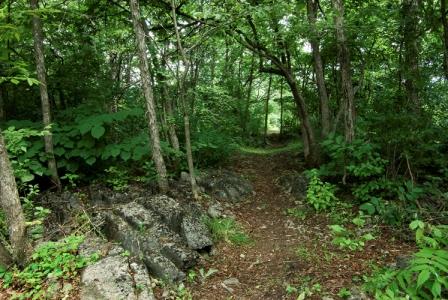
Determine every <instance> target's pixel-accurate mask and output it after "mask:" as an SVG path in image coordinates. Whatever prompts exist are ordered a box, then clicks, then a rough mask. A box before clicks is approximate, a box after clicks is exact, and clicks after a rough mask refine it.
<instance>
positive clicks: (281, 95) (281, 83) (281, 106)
mask: <svg viewBox="0 0 448 300" xmlns="http://www.w3.org/2000/svg"><path fill="white" fill-rule="evenodd" d="M282 137H283V80H282V79H280V138H282Z"/></svg>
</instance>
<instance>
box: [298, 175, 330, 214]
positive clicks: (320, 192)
mask: <svg viewBox="0 0 448 300" xmlns="http://www.w3.org/2000/svg"><path fill="white" fill-rule="evenodd" d="M307 176H308V178H309V183H308V189H307V191H306V200H307V201H308V203H309V204H311V205H312V206H313V207H314V209H315V210H316V211H323V210H326V209H328V208H329V207H331V206H332V205H334V202H335V201H337V198H336V196H335V195H334V192H335V187H334V186H333V185H331V184H330V183H328V182H322V181H321V180H320V178H319V171H318V170H317V169H311V170H309V171H308V172H307Z"/></svg>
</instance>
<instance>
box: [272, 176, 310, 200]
mask: <svg viewBox="0 0 448 300" xmlns="http://www.w3.org/2000/svg"><path fill="white" fill-rule="evenodd" d="M277 182H278V184H279V185H280V186H281V187H282V189H283V190H284V191H285V192H287V193H289V194H291V195H292V196H293V197H294V198H295V199H297V200H299V201H302V200H304V199H306V191H307V188H308V179H307V178H306V177H305V176H304V175H303V174H298V173H292V174H286V175H283V176H280V177H279V178H278V179H277Z"/></svg>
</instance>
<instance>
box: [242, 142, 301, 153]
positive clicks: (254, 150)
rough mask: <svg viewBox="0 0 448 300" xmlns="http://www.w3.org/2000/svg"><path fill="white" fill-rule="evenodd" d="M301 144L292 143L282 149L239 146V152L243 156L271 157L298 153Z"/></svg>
mask: <svg viewBox="0 0 448 300" xmlns="http://www.w3.org/2000/svg"><path fill="white" fill-rule="evenodd" d="M301 147H302V144H301V143H300V142H299V141H294V142H292V143H290V144H288V145H286V146H284V147H279V148H256V147H249V146H240V147H239V150H240V151H241V152H242V153H245V154H258V155H273V154H278V153H282V152H292V151H299V150H300V149H301Z"/></svg>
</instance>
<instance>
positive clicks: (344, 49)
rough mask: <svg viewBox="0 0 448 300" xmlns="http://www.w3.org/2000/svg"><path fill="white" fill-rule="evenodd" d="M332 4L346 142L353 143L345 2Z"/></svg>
mask: <svg viewBox="0 0 448 300" xmlns="http://www.w3.org/2000/svg"><path fill="white" fill-rule="evenodd" d="M332 4H333V8H334V10H335V16H334V23H335V27H336V39H337V43H338V52H339V62H340V65H341V85H342V95H343V98H344V107H345V109H344V116H345V118H344V120H345V140H346V141H347V142H349V143H351V142H352V141H353V139H354V138H355V104H354V98H355V96H354V92H353V84H352V76H351V63H350V51H349V48H348V45H347V38H346V36H345V30H344V4H343V0H332Z"/></svg>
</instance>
